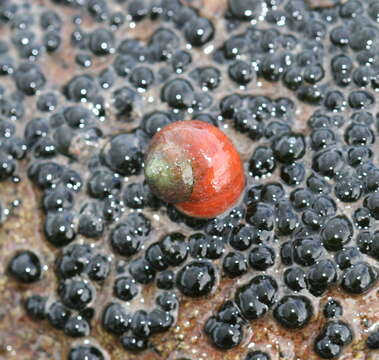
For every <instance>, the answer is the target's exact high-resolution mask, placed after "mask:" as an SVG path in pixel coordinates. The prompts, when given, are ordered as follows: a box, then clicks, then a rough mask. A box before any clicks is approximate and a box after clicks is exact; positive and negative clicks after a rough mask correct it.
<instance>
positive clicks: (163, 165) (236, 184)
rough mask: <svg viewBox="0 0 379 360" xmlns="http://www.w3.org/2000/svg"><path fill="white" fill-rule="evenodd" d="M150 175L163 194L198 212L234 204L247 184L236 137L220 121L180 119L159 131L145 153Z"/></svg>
mask: <svg viewBox="0 0 379 360" xmlns="http://www.w3.org/2000/svg"><path fill="white" fill-rule="evenodd" d="M145 177H146V181H147V183H148V184H149V186H150V188H151V189H152V191H153V192H154V193H155V194H156V195H157V196H158V197H159V198H161V199H162V200H164V201H166V202H169V203H173V204H174V205H175V207H176V208H177V209H178V210H179V211H181V212H183V213H184V214H186V215H189V216H193V217H198V218H212V217H215V216H217V215H220V214H222V213H223V212H225V211H226V210H228V209H229V208H230V207H231V206H233V205H234V204H235V203H236V201H237V200H238V198H239V197H240V195H241V192H242V190H243V188H244V185H245V176H244V170H243V165H242V162H241V159H240V156H239V154H238V152H237V150H236V148H235V147H234V145H233V144H232V142H231V141H230V140H229V138H228V137H227V136H226V135H225V134H224V133H223V132H222V131H220V130H219V129H218V128H217V127H215V126H213V125H211V124H208V123H206V122H203V121H198V120H185V121H177V122H174V123H172V124H169V125H167V126H165V127H164V128H163V129H162V130H161V131H159V132H158V133H156V134H155V135H154V137H153V138H152V140H151V143H150V146H149V149H148V152H147V154H146V158H145Z"/></svg>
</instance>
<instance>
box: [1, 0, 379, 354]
mask: <svg viewBox="0 0 379 360" xmlns="http://www.w3.org/2000/svg"><path fill="white" fill-rule="evenodd" d="M335 3H338V1H336V2H335ZM51 5H53V6H49V8H50V10H49V9H48V8H47V7H46V9H44V8H41V7H38V6H37V5H35V4H31V3H29V2H25V3H23V2H22V1H13V0H9V1H3V2H1V4H0V29H2V28H6V29H7V30H9V31H10V34H11V35H10V36H9V37H7V38H2V37H1V35H0V79H4V81H7V83H9V84H10V86H9V87H8V86H4V87H3V86H1V85H0V180H1V181H9V180H13V181H15V182H18V181H20V180H19V179H18V180H17V174H18V173H19V171H20V168H21V167H20V166H21V164H25V160H26V161H27V162H28V164H29V165H28V172H27V175H28V177H29V179H30V180H31V181H32V182H33V183H34V184H35V186H36V187H37V188H38V189H39V190H40V191H41V194H42V196H41V207H42V209H43V211H44V213H45V218H44V234H45V237H46V240H47V241H48V242H49V243H50V244H51V245H52V246H54V247H56V248H58V249H60V251H59V252H58V254H59V255H58V256H57V258H56V261H55V266H54V267H55V269H54V270H55V274H56V277H57V281H58V284H59V285H58V289H57V292H56V293H54V294H40V295H33V296H30V297H29V298H28V299H27V300H26V303H25V307H26V311H27V313H28V314H29V316H30V317H32V318H33V319H36V320H44V321H47V322H48V323H49V324H50V325H51V326H52V327H54V328H56V329H59V330H62V331H63V332H64V333H65V334H66V335H67V336H69V337H74V338H76V337H84V336H88V335H90V333H91V327H93V323H94V321H95V320H94V317H97V319H100V321H101V323H102V327H103V328H104V330H105V331H107V332H109V333H111V334H114V335H115V336H116V337H118V338H119V339H120V342H121V344H122V346H123V347H124V348H125V349H126V350H128V351H132V352H139V351H142V350H145V349H147V348H148V347H149V345H150V343H149V339H150V338H151V336H152V335H154V334H157V333H160V332H164V331H167V330H168V329H169V328H170V327H172V326H173V325H174V324H175V322H176V319H177V313H178V311H180V299H181V298H182V297H184V296H185V297H194V298H197V297H203V296H207V295H210V294H211V293H212V292H213V291H215V289H216V288H217V285H218V283H219V282H220V281H222V279H223V278H225V277H232V278H239V277H243V279H246V281H244V285H242V286H240V287H239V288H238V289H237V290H236V291H235V292H234V293H233V295H232V296H231V298H230V299H228V300H227V301H225V303H224V304H223V305H222V306H221V307H220V308H218V309H215V312H214V314H213V316H211V317H210V318H209V319H208V320H207V322H206V323H205V324H204V332H205V333H206V334H207V336H208V338H209V341H211V342H212V344H214V346H215V347H217V348H219V349H224V350H228V349H231V348H233V347H235V346H237V345H239V344H240V343H241V342H242V340H243V339H244V334H245V333H246V329H247V327H249V326H251V327H253V328H254V320H255V319H258V318H261V317H263V316H265V315H266V314H269V313H272V315H273V317H274V319H275V320H276V321H277V322H278V323H279V324H280V326H282V327H284V328H285V329H288V331H293V330H295V329H300V328H303V327H304V326H306V325H307V324H308V323H309V322H310V320H311V319H312V318H313V316H314V315H315V313H317V311H318V310H317V309H315V308H314V305H313V300H314V299H315V298H318V297H321V296H323V295H324V294H325V293H326V292H327V291H328V290H329V289H330V288H332V287H335V286H340V287H341V288H342V290H343V291H344V292H345V293H347V294H352V295H357V294H363V293H365V292H366V291H368V290H370V289H371V288H372V287H373V286H374V284H375V282H376V280H377V277H378V270H377V268H376V264H377V261H379V230H376V226H375V224H376V220H379V167H378V166H377V164H378V159H377V158H376V157H377V155H376V153H377V151H376V150H375V149H376V148H374V147H376V146H377V143H376V142H377V139H376V135H377V134H378V130H379V117H378V114H376V113H375V107H374V103H375V101H376V100H377V98H378V96H377V95H376V93H375V92H376V91H377V90H378V89H379V26H378V23H379V5H378V2H377V1H375V0H373V1H358V0H348V1H345V2H344V4H341V5H334V6H331V7H329V8H324V9H322V8H319V9H315V10H313V9H311V8H310V7H308V5H307V3H306V2H305V1H300V0H270V1H269V0H265V1H260V0H229V7H228V10H227V12H226V13H225V18H224V19H222V20H220V24H221V25H222V27H221V28H220V27H217V29H218V32H220V31H221V32H222V33H218V32H216V27H215V26H214V24H213V23H212V21H210V20H209V19H207V18H205V17H203V16H201V15H199V13H198V11H197V10H195V9H194V8H191V7H190V6H187V5H184V4H182V3H181V2H180V1H179V0H151V1H148V0H130V1H127V2H123V1H120V0H117V1H116V0H115V1H106V0H88V1H79V0H51ZM67 7H68V8H70V9H74V11H75V10H77V14H80V15H77V16H74V17H73V18H72V19H71V18H70V19H69V24H67V19H66V18H63V16H61V15H60V9H61V8H62V9H64V8H67ZM51 9H55V10H51ZM113 9H117V10H113ZM84 17H86V18H91V21H92V22H93V24H94V27H92V30H91V31H87V30H86V28H85V26H84V22H83V18H84ZM146 19H149V21H152V23H154V25H155V26H156V30H155V31H154V32H153V33H152V34H151V36H150V37H149V38H148V39H146V41H144V42H142V41H139V40H136V39H135V38H133V37H132V36H129V35H128V31H126V30H125V29H128V26H130V24H135V23H137V27H138V23H139V22H140V21H144V20H146ZM262 24H263V25H264V26H261V25H262ZM68 25H70V26H68ZM67 29H71V30H70V34H69V35H70V39H69V40H70V41H69V45H63V38H64V36H65V35H64V32H65V31H68V30H67ZM0 34H1V32H0ZM214 39H224V41H223V42H222V44H221V45H220V46H219V47H218V48H215V49H213V51H210V50H209V49H207V47H208V46H209V45H212V44H214V43H213V40H214ZM186 44H189V45H190V46H186ZM63 46H70V52H73V53H74V56H75V62H76V70H75V75H72V76H71V77H70V78H69V80H68V81H67V82H66V83H65V84H64V86H63V87H62V88H60V89H57V88H56V86H54V82H53V81H52V80H54V79H50V78H49V76H48V72H47V71H46V67H48V66H49V65H48V64H49V61H51V62H55V60H54V59H55V58H54V56H55V55H56V54H59V53H60V51H61V50H62V47H63ZM204 49H206V51H205V53H204V52H203V50H204ZM200 56H203V57H204V58H206V61H204V63H206V64H207V65H206V66H202V65H200V64H199V63H197V62H196V61H197V59H201V57H200ZM50 59H51V60H50ZM99 59H100V61H104V63H105V64H108V65H107V66H103V67H102V68H101V70H99V67H98V66H94V63H99ZM104 59H106V60H104ZM100 63H101V62H100ZM261 81H265V83H266V84H267V83H273V84H274V86H281V87H283V88H285V89H286V91H287V93H288V97H281V98H273V97H269V96H263V95H254V91H252V90H251V89H250V90H249V86H255V85H257V84H258V83H259V82H261ZM224 84H225V85H224ZM263 86H264V85H263ZM221 89H222V90H221ZM149 91H152V92H153V93H154V91H155V93H156V94H158V97H157V98H156V99H155V105H154V108H155V110H153V111H149V112H146V110H145V109H144V106H145V103H146V101H147V100H146V97H144V94H147V93H148V92H149ZM261 93H262V91H261ZM32 106H34V108H32V109H33V111H32V113H33V116H32V117H31V118H30V117H29V116H30V115H29V116H28V118H27V120H28V121H26V112H27V109H28V108H29V107H32ZM302 106H306V107H307V108H311V109H312V112H311V113H310V115H309V116H308V119H307V123H304V124H299V118H300V117H301V118H304V115H303V114H302V113H301V110H300V113H297V112H296V110H297V109H302ZM147 108H148V109H149V107H147ZM28 113H29V114H30V111H29V110H28ZM189 117H192V118H194V119H197V120H201V121H205V122H208V123H211V124H213V125H215V126H219V125H222V124H229V126H231V127H232V128H233V129H234V130H235V131H237V132H239V133H240V134H244V135H245V140H246V142H248V143H250V144H251V145H252V146H253V148H252V150H251V154H250V159H249V160H248V161H247V162H246V177H247V178H248V185H247V187H246V191H245V193H244V197H243V200H242V202H241V203H240V204H239V205H238V206H237V207H235V208H234V209H232V210H231V211H230V212H229V213H227V214H225V215H223V216H221V217H218V218H215V219H211V220H201V219H195V218H190V217H187V216H185V215H183V214H181V213H179V212H178V211H177V210H176V209H175V208H174V207H172V206H171V205H167V204H166V203H164V202H163V201H161V200H159V199H158V198H157V197H155V196H154V195H153V194H152V193H151V191H150V190H149V187H148V186H147V184H146V183H145V182H144V180H143V178H142V177H140V176H139V175H141V174H142V172H143V159H144V154H145V152H146V150H147V145H148V143H149V140H150V139H151V137H152V136H153V135H154V134H155V133H156V132H157V131H158V130H159V129H161V128H162V127H164V126H165V125H168V124H170V123H172V122H174V121H177V120H183V119H188V118H189ZM139 118H141V121H140V122H139V123H136V124H134V125H135V126H134V127H133V130H131V131H125V130H121V131H120V130H119V129H124V128H130V126H129V127H128V126H125V127H124V124H126V125H128V124H132V123H133V121H136V120H138V119H139ZM109 119H112V120H109ZM111 128H115V129H117V130H116V131H115V133H114V135H111V134H110V129H111ZM232 140H233V139H232ZM271 174H273V176H275V179H273V176H271V177H270V176H269V175H271ZM126 178H128V179H129V181H128V182H127V183H126V180H125V179H126ZM22 180H23V179H21V181H22ZM345 205H351V210H350V211H348V212H344V208H345ZM145 210H147V211H145ZM151 210H153V211H154V212H157V213H158V214H162V216H166V215H167V218H168V219H170V221H171V222H173V223H180V224H181V225H182V227H183V229H185V231H183V233H182V232H170V233H167V234H166V235H165V236H163V237H162V238H160V239H156V240H154V241H150V239H152V236H153V233H154V225H153V221H152V219H151V217H150V215H148V214H149V213H150V214H151ZM0 220H2V219H1V218H0ZM42 267H43V261H42V259H40V257H39V256H37V255H36V253H35V251H34V250H30V249H25V250H24V251H19V252H17V253H16V254H15V255H14V257H13V258H12V259H11V260H10V262H9V265H8V271H9V274H10V276H11V277H12V278H14V279H16V280H17V281H20V282H22V283H27V284H29V283H33V282H36V281H38V280H39V279H40V278H41V277H42V276H43V275H42V274H43V269H42ZM278 270H279V271H278ZM110 278H112V279H114V280H112V281H113V283H112V285H111V286H112V289H113V292H112V295H111V298H110V299H109V302H108V304H107V305H106V306H105V308H103V309H95V307H94V303H95V301H96V297H97V296H98V294H99V293H101V291H102V287H103V284H104V283H105V282H107V281H109V279H110ZM152 283H153V284H155V286H156V290H157V291H156V298H155V305H154V306H153V307H151V308H149V309H146V308H143V307H141V309H138V310H136V311H131V310H129V309H128V304H129V303H130V302H132V301H134V300H136V299H137V300H138V299H139V298H141V297H142V295H141V291H142V289H143V287H144V286H146V285H147V284H152ZM210 296H211V295H210ZM97 311H101V313H99V314H97ZM321 311H323V313H324V315H325V318H326V320H325V326H324V327H323V328H322V330H321V332H320V333H319V334H317V336H316V337H315V339H314V351H315V352H316V353H317V354H318V355H319V356H320V357H321V358H324V359H331V358H335V357H338V356H339V355H340V354H341V353H342V352H343V349H344V347H345V346H347V345H348V344H350V343H351V342H352V340H353V336H354V334H353V332H352V329H351V328H350V326H349V324H348V320H349V319H344V318H343V308H342V305H341V304H340V303H339V301H338V300H335V299H332V300H329V301H328V303H327V304H326V306H325V308H324V309H321ZM96 321H97V320H96ZM257 331H258V330H257ZM378 347H379V333H378V331H376V332H372V333H371V334H370V335H369V336H368V338H367V348H370V349H377V348H378ZM105 358H106V355H105V352H104V351H103V350H101V349H100V348H98V347H97V346H95V345H79V346H75V347H73V348H72V349H71V351H70V352H69V355H68V359H69V360H84V359H87V360H88V359H89V360H102V359H105ZM258 359H260V360H262V359H263V360H269V359H270V355H269V354H267V353H265V352H262V351H260V350H259V349H258V350H254V351H250V352H249V353H247V354H246V360H258Z"/></svg>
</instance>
